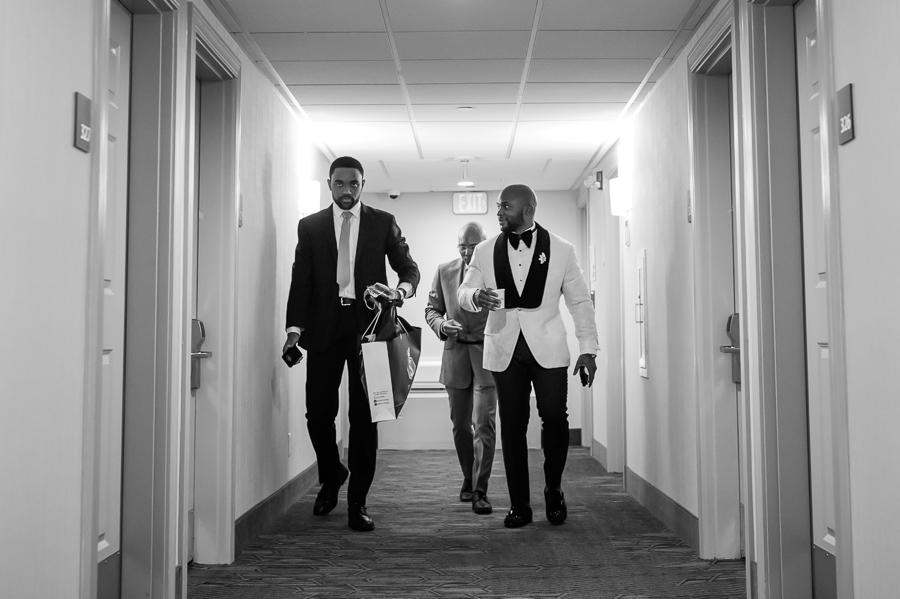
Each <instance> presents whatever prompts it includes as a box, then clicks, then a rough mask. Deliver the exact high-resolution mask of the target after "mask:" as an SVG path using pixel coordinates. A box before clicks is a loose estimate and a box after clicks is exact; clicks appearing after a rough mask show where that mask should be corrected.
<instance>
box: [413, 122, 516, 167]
mask: <svg viewBox="0 0 900 599" xmlns="http://www.w3.org/2000/svg"><path fill="white" fill-rule="evenodd" d="M417 130H418V132H419V142H420V143H421V144H422V153H423V154H424V155H425V158H427V159H438V158H451V157H454V156H472V157H475V158H503V157H505V156H506V148H507V146H508V144H509V136H510V134H511V133H512V123H508V122H507V123H465V122H461V123H434V122H424V123H418V124H417ZM457 180H459V176H458V175H457Z"/></svg>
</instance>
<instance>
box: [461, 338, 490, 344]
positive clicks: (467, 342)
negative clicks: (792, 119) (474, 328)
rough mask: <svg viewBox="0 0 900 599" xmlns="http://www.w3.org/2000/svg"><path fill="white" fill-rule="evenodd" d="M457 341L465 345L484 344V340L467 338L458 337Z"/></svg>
mask: <svg viewBox="0 0 900 599" xmlns="http://www.w3.org/2000/svg"><path fill="white" fill-rule="evenodd" d="M456 342H457V343H462V344H463V345H484V341H468V340H466V339H457V340H456Z"/></svg>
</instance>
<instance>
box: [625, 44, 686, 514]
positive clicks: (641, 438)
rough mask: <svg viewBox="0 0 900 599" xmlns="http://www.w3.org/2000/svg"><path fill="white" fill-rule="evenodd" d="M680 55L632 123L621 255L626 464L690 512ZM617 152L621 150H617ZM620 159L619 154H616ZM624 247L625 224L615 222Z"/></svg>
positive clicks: (683, 96) (682, 66) (683, 115)
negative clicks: (643, 294) (641, 294)
mask: <svg viewBox="0 0 900 599" xmlns="http://www.w3.org/2000/svg"><path fill="white" fill-rule="evenodd" d="M685 62H686V61H685V56H684V54H682V55H680V56H679V57H678V58H676V59H675V61H674V62H673V64H672V66H671V68H670V69H669V71H668V72H667V74H666V75H665V76H664V77H663V79H662V80H661V81H659V82H657V84H656V86H655V87H654V90H653V93H652V94H651V96H650V97H649V99H648V100H647V102H646V103H645V104H644V105H643V107H642V109H641V110H640V112H638V113H637V114H636V115H635V117H634V127H633V140H634V142H633V157H632V158H633V163H634V167H633V169H634V170H633V179H634V200H633V208H632V211H631V213H630V217H629V219H628V220H629V223H630V225H631V245H630V246H625V245H624V243H620V244H619V249H620V251H621V252H622V269H623V271H622V284H623V306H622V319H623V323H624V325H623V326H624V328H623V332H622V334H623V337H624V340H625V352H624V367H625V396H626V438H627V456H628V463H627V466H628V468H630V469H631V470H632V471H633V472H634V473H635V474H637V475H638V476H640V477H641V478H643V479H644V480H646V481H647V482H649V483H650V484H652V485H653V486H655V487H656V488H657V489H659V490H660V491H662V492H663V493H665V494H666V495H668V496H669V497H670V498H671V499H673V500H674V501H675V502H677V503H678V504H680V505H681V506H682V507H684V508H685V509H687V510H688V511H689V512H691V513H692V514H695V515H696V514H697V506H698V498H697V493H698V488H697V430H696V418H697V412H696V410H697V405H696V391H695V372H694V344H693V338H694V333H693V293H692V269H691V264H692V259H693V258H692V249H691V226H690V225H689V224H688V222H687V192H688V190H689V188H690V152H689V150H690V148H689V145H688V91H687V74H686V73H687V66H686V64H685ZM620 151H621V150H620ZM620 159H622V157H621V156H620ZM619 220H620V221H621V222H620V227H621V228H620V230H619V236H620V239H621V240H624V238H625V233H624V220H625V219H619ZM645 248H646V250H647V274H648V290H647V300H646V310H647V316H646V318H647V323H648V324H647V326H648V327H649V352H648V360H649V378H643V377H641V376H640V375H639V371H638V352H639V349H638V325H637V324H635V323H634V320H635V319H634V305H635V304H636V303H637V296H638V291H637V263H638V262H637V261H638V254H639V253H640V251H641V250H643V249H645Z"/></svg>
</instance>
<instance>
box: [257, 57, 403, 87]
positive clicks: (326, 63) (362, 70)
mask: <svg viewBox="0 0 900 599" xmlns="http://www.w3.org/2000/svg"><path fill="white" fill-rule="evenodd" d="M272 66H273V67H274V68H275V70H276V71H277V72H278V74H279V75H280V76H281V79H282V81H284V82H285V84H287V85H303V84H305V85H322V84H335V85H340V84H347V83H357V84H372V83H387V84H399V80H398V79H397V67H396V65H395V64H394V61H392V60H368V61H355V60H320V61H307V60H292V61H274V62H272Z"/></svg>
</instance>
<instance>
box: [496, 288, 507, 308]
mask: <svg viewBox="0 0 900 599" xmlns="http://www.w3.org/2000/svg"><path fill="white" fill-rule="evenodd" d="M494 293H496V294H497V296H498V297H499V298H500V307H499V308H495V309H496V310H502V309H503V308H505V307H506V289H494Z"/></svg>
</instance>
